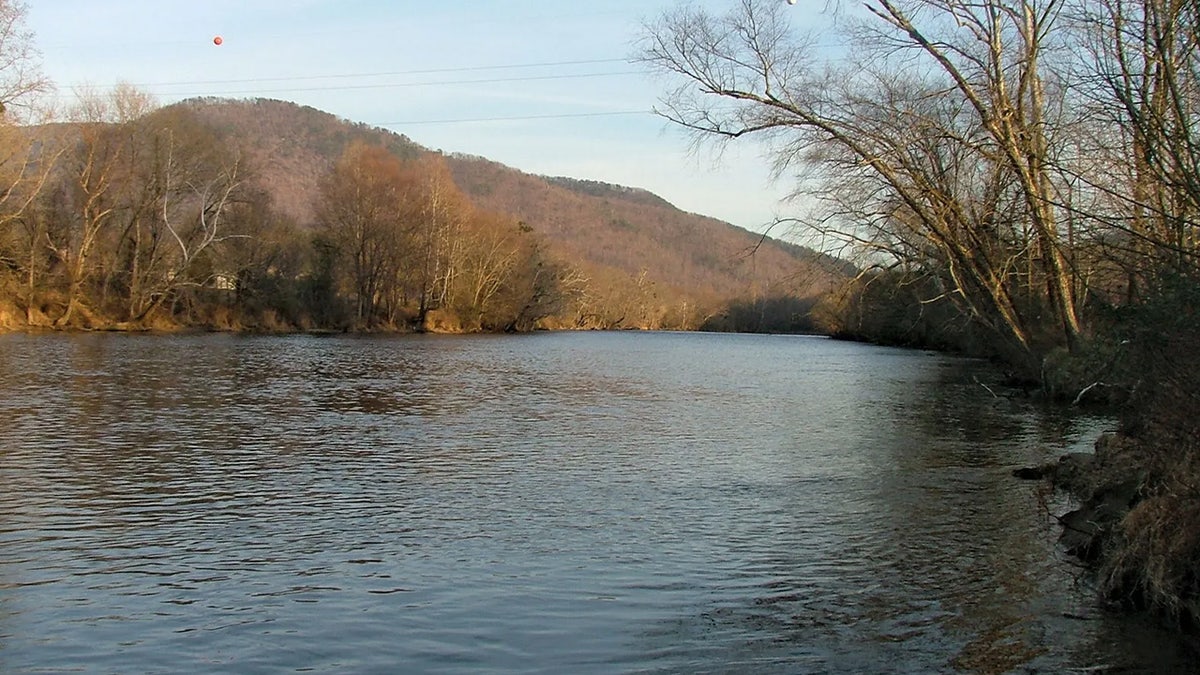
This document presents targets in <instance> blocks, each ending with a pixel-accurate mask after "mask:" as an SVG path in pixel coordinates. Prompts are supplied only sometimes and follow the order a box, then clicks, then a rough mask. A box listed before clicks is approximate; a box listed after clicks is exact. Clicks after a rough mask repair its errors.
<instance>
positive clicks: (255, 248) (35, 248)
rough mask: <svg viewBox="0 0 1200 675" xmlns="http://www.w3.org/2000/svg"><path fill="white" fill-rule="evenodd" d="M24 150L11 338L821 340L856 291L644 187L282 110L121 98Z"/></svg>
mask: <svg viewBox="0 0 1200 675" xmlns="http://www.w3.org/2000/svg"><path fill="white" fill-rule="evenodd" d="M23 138H24V143H25V144H26V151H27V152H29V153H30V156H31V157H32V158H34V159H35V160H36V161H35V162H34V163H31V164H30V165H29V166H31V167H36V168H37V171H35V172H32V173H31V172H28V171H27V172H26V173H25V174H23V175H22V176H21V177H19V178H14V179H13V180H14V185H15V187H16V189H14V190H13V191H12V194H13V195H14V196H15V195H23V197H22V198H23V199H27V200H28V205H27V206H24V205H23V206H22V208H21V209H20V210H18V211H14V214H13V216H12V217H11V218H10V223H9V225H8V226H7V229H5V230H4V231H3V232H0V257H3V259H4V260H5V262H6V265H5V271H4V277H3V279H2V282H3V286H2V287H0V288H2V289H3V296H2V297H3V309H2V310H0V322H2V323H3V324H4V325H8V326H10V327H14V326H22V325H29V326H53V327H83V328H121V329H137V328H146V327H170V326H203V327H210V328H223V329H224V328H231V329H255V330H292V329H337V330H344V329H355V330H361V329H368V330H407V329H410V328H417V329H431V330H450V331H460V330H501V329H504V330H510V329H517V330H527V329H531V328H535V327H550V328H554V327H569V328H671V329H696V328H701V327H705V328H717V329H741V330H809V329H811V328H812V327H813V323H812V321H811V319H810V316H809V310H810V309H811V308H812V307H813V306H814V304H815V303H816V302H817V301H818V300H819V299H820V298H821V297H822V296H823V295H824V294H826V293H828V292H829V291H830V290H831V289H832V288H833V287H834V286H835V285H837V284H838V283H839V282H840V280H841V279H843V278H844V275H845V271H844V266H843V265H840V264H838V263H837V262H835V261H833V260H831V259H828V258H825V257H823V256H820V255H817V254H815V253H813V252H811V251H809V250H807V249H802V248H799V247H795V246H788V245H783V244H780V243H779V242H775V241H774V240H771V239H764V238H762V237H760V236H758V235H754V234H752V233H750V232H747V231H745V230H741V229H739V228H735V227H733V226H731V225H729V224H727V223H722V222H720V221H716V220H714V219H711V218H705V217H703V216H697V215H693V214H687V213H684V212H682V211H680V210H678V209H676V208H674V207H673V206H671V205H670V204H668V203H667V202H666V201H664V200H662V199H661V198H659V197H656V196H654V195H651V194H649V193H647V192H645V191H642V190H638V189H636V188H628V187H620V186H614V185H608V184H604V183H600V182H595V181H584V180H577V179H571V178H547V177H540V176H533V175H529V174H525V173H522V172H520V171H518V170H516V169H512V168H509V167H505V166H502V165H499V164H496V163H494V162H490V161H488V160H486V159H484V158H477V157H466V156H444V155H442V154H441V153H437V152H433V151H429V150H426V149H424V148H421V147H420V146H418V145H416V144H414V143H412V142H411V141H410V140H409V139H408V138H406V137H404V136H402V135H399V134H395V133H392V132H388V131H385V130H380V129H375V128H370V127H367V126H365V125H362V124H357V123H353V122H350V121H346V120H342V119H338V118H336V117H335V116H333V115H330V114H328V113H324V112H321V111H319V110H315V109H313V108H308V107H302V106H298V105H295V104H292V103H286V102H282V101H273V100H263V99H254V100H218V99H197V100H190V101H186V102H183V103H180V104H176V105H173V106H169V107H166V108H156V107H155V106H154V105H153V104H152V103H151V102H150V101H149V100H148V99H147V98H146V97H144V96H142V95H141V94H139V93H138V92H137V91H136V90H133V89H132V88H117V89H115V90H113V91H112V92H108V93H105V94H100V95H96V96H94V97H93V99H91V100H90V101H88V102H87V104H86V105H84V106H82V107H81V109H80V111H78V113H77V114H76V116H75V117H74V118H73V119H72V121H71V122H69V123H66V124H57V125H54V126H48V127H40V128H38V129H36V130H32V132H30V130H26V132H25V134H24V136H23ZM35 174H36V175H35Z"/></svg>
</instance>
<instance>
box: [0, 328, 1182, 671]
mask: <svg viewBox="0 0 1200 675" xmlns="http://www.w3.org/2000/svg"><path fill="white" fill-rule="evenodd" d="M997 379H998V374H997V373H995V372H994V371H992V370H990V369H989V367H988V366H987V364H983V363H980V362H976V361H970V360H965V359H959V358H954V357H948V356H941V355H934V354H928V353H922V352H912V351H901V350H892V349H881V348H874V347H867V346H862V345H855V344H846V343H838V342H834V341H830V340H824V339H818V338H805V337H782V336H776V337H770V336H744V335H697V334H661V333H650V334H646V333H638V334H632V333H616V334H614V333H586V334H548V335H529V336H479V337H454V338H446V337H424V336H407V337H389V338H355V337H309V336H295V337H237V336H227V335H204V336H189V337H163V336H122V335H75V336H61V335H48V336H22V335H10V336H3V337H0V423H2V425H3V432H2V434H3V435H2V436H0V441H2V444H0V671H2V672H18V673H20V672H32V671H53V672H58V671H66V670H81V671H84V672H223V671H225V672H237V673H254V672H264V673H265V672H281V671H283V672H286V671H304V670H316V671H331V670H334V671H345V672H396V671H406V672H479V671H487V672H547V673H557V672H756V673H771V672H784V673H807V672H846V673H850V672H953V671H957V670H965V671H984V672H1002V671H1006V670H1011V671H1016V672H1071V671H1076V672H1096V671H1102V672H1103V671H1104V670H1111V671H1114V672H1127V671H1129V670H1139V669H1148V670H1154V671H1159V672H1162V671H1169V670H1171V669H1184V668H1186V667H1187V663H1188V662H1187V660H1186V658H1187V657H1186V655H1185V654H1183V653H1182V652H1181V650H1180V649H1179V647H1178V646H1177V645H1176V644H1175V643H1174V642H1173V640H1172V638H1170V637H1169V636H1168V635H1166V634H1164V633H1161V632H1158V631H1156V630H1155V629H1153V628H1151V627H1149V626H1148V625H1145V624H1143V623H1142V622H1139V621H1136V620H1128V619H1120V618H1116V617H1113V616H1110V615H1108V614H1106V613H1104V612H1103V611H1101V610H1100V609H1099V608H1098V607H1097V606H1096V605H1095V604H1094V603H1093V601H1092V595H1091V594H1090V591H1089V589H1088V588H1087V587H1086V585H1084V584H1080V583H1077V582H1076V581H1075V573H1076V572H1075V570H1074V569H1073V568H1072V567H1071V565H1070V564H1069V563H1068V562H1067V561H1065V560H1063V559H1062V558H1061V556H1059V555H1057V554H1056V552H1055V549H1054V539H1055V536H1056V531H1055V528H1054V526H1053V525H1052V523H1051V522H1050V521H1049V519H1048V516H1047V513H1046V510H1045V506H1044V505H1043V504H1042V503H1040V502H1039V500H1038V498H1037V497H1036V495H1035V493H1034V486H1033V485H1031V484H1030V483H1024V482H1020V481H1017V480H1015V479H1013V478H1012V477H1011V476H1010V471H1011V469H1012V468H1013V467H1015V466H1019V465H1027V464H1034V463H1038V462H1041V461H1044V460H1046V459H1048V458H1050V457H1053V456H1056V455H1058V454H1060V453H1062V452H1065V451H1068V450H1075V449H1084V448H1087V447H1090V445H1091V442H1092V440H1093V438H1094V436H1095V434H1096V433H1098V432H1099V431H1101V430H1102V429H1104V428H1105V427H1106V426H1107V424H1108V423H1107V422H1106V421H1105V420H1103V419H1097V418H1094V417H1091V418H1090V417H1068V416H1066V415H1064V414H1062V413H1061V411H1059V412H1055V411H1052V410H1046V409H1043V408H1041V407H1039V406H1037V405H1036V404H1033V403H1031V402H1029V401H1027V400H1022V399H1019V398H1017V399H1013V398H1006V397H1001V398H996V397H994V396H993V395H991V394H990V393H989V392H988V391H987V390H986V389H985V388H984V387H983V386H982V385H983V384H989V386H993V388H995V383H996V380H997Z"/></svg>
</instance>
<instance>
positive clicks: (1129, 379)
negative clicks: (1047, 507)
mask: <svg viewBox="0 0 1200 675" xmlns="http://www.w3.org/2000/svg"><path fill="white" fill-rule="evenodd" d="M1198 309H1200V285H1198V284H1195V283H1189V284H1178V285H1176V286H1174V287H1171V288H1168V289H1166V292H1164V293H1163V294H1162V295H1160V296H1159V297H1158V298H1157V299H1156V300H1155V301H1154V302H1149V303H1146V304H1144V305H1142V306H1139V307H1138V308H1137V309H1136V310H1131V311H1130V312H1129V313H1128V314H1127V315H1126V316H1124V317H1121V319H1122V320H1121V321H1120V322H1119V323H1118V324H1117V326H1118V333H1117V336H1116V337H1117V338H1118V339H1116V340H1114V341H1113V342H1112V344H1113V345H1114V347H1118V348H1119V349H1120V354H1119V355H1117V356H1119V366H1117V367H1115V368H1114V377H1115V378H1119V379H1120V380H1121V381H1122V386H1123V388H1124V389H1125V391H1126V393H1127V399H1126V401H1125V402H1124V406H1123V411H1124V412H1123V414H1122V425H1121V427H1122V428H1121V434H1120V438H1119V439H1117V440H1116V441H1114V442H1113V443H1112V444H1111V445H1110V447H1106V448H1103V451H1101V448H1100V446H1098V451H1097V456H1096V460H1095V461H1094V462H1093V466H1092V468H1091V469H1090V471H1089V472H1088V474H1087V475H1085V476H1082V477H1078V476H1077V477H1074V478H1073V479H1072V480H1071V481H1067V482H1068V483H1072V482H1073V484H1067V485H1064V486H1063V487H1065V488H1067V489H1069V490H1070V491H1071V492H1072V493H1073V494H1075V496H1076V497H1077V498H1079V499H1080V500H1081V501H1084V502H1085V504H1087V502H1088V500H1090V502H1091V504H1090V508H1093V509H1094V508H1096V507H1097V505H1098V501H1099V498H1100V497H1101V496H1107V497H1108V498H1109V499H1111V495H1112V494H1114V493H1117V492H1119V490H1118V486H1121V485H1125V486H1130V485H1132V488H1133V489H1131V490H1128V489H1127V490H1125V492H1124V494H1128V495H1129V497H1128V500H1127V501H1128V503H1127V504H1123V505H1122V509H1125V508H1127V509H1128V510H1127V511H1125V512H1124V514H1123V516H1122V517H1120V518H1118V519H1115V520H1114V522H1113V524H1112V525H1111V526H1108V527H1106V528H1104V529H1103V531H1102V532H1101V533H1100V534H1099V536H1098V542H1097V544H1098V555H1097V557H1096V559H1095V560H1094V561H1093V564H1094V565H1095V569H1096V571H1097V574H1098V579H1099V581H1100V584H1101V589H1102V591H1103V592H1104V594H1105V595H1106V596H1107V597H1108V598H1109V599H1110V600H1113V601H1115V602H1119V603H1121V604H1122V605H1123V606H1126V607H1129V608H1133V609H1139V610H1149V611H1152V612H1155V613H1158V614H1160V615H1162V616H1164V617H1166V618H1167V619H1169V620H1170V621H1172V622H1174V623H1175V624H1176V625H1177V626H1179V627H1180V628H1182V629H1184V630H1185V631H1188V632H1193V633H1194V632H1200V321H1198V318H1200V317H1198V313H1197V310H1198ZM1115 362H1116V361H1115V360H1114V363H1115Z"/></svg>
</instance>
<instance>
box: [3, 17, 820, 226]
mask: <svg viewBox="0 0 1200 675" xmlns="http://www.w3.org/2000/svg"><path fill="white" fill-rule="evenodd" d="M731 1H732V0H700V1H699V2H696V3H695V4H699V5H702V6H705V7H708V8H711V9H714V10H718V11H723V9H724V8H725V7H727V6H728V5H729V4H730V3H731ZM780 2H783V0H780ZM676 4H677V0H604V1H602V2H552V1H550V0H465V1H462V2H437V3H434V2H428V1H418V0H393V1H390V2H385V1H382V0H204V1H199V0H106V1H104V2H98V1H97V0H35V1H34V2H30V3H29V7H28V17H27V18H28V26H29V28H31V29H32V30H33V31H34V33H35V41H36V44H37V46H38V49H39V50H40V52H41V54H42V59H43V66H44V70H45V73H46V74H47V75H48V76H49V77H50V78H51V79H52V80H53V81H54V82H55V83H56V85H57V86H58V88H59V96H60V98H61V99H62V100H63V101H64V102H65V101H66V100H69V98H70V96H71V93H72V91H73V90H75V89H77V88H78V87H80V86H83V85H86V86H91V87H92V88H95V89H101V90H103V89H106V88H108V87H110V86H111V85H113V84H115V83H117V82H118V81H126V82H130V83H132V84H134V85H137V86H138V87H139V88H141V89H143V90H146V91H148V92H150V93H152V94H154V95H155V97H156V98H157V99H158V101H159V102H160V103H164V104H166V103H171V102H173V101H176V100H179V99H182V98H189V97H193V96H227V97H235V98H246V97H257V96H261V97H266V98H277V99H283V100H289V101H294V102H296V103H300V104H303V105H310V106H313V107H314V108H318V109H321V110H325V111H327V112H330V113H333V114H335V115H338V116H340V117H344V118H347V119H349V120H352V121H355V122H364V123H367V124H370V125H373V126H382V127H386V128H389V129H392V130H395V131H397V132H399V133H403V134H405V135H407V136H409V137H410V138H412V139H413V140H414V141H416V142H418V143H420V144H422V145H424V146H426V147H429V148H432V149H441V150H445V151H447V152H464V153H469V154H475V155H482V156H484V157H488V158H489V159H494V160H496V161H499V162H503V163H504V164H508V165H510V166H512V167H515V168H517V169H521V170H522V171H527V172H530V173H539V174H549V175H566V176H572V177H577V178H585V179H592V180H600V181H605V182H611V183H619V184H622V185H629V186H634V187H643V188H646V189H648V190H651V191H653V192H655V193H657V194H659V195H661V196H662V197H664V198H666V199H667V200H669V201H671V202H672V203H674V204H675V205H676V206H678V207H680V208H682V209H684V210H687V211H693V212H697V213H703V214H705V215H711V216H715V217H717V218H721V219H723V220H727V221H730V222H732V223H734V224H737V225H740V226H742V227H746V228H748V229H754V230H757V229H761V227H762V226H763V225H764V224H766V223H768V222H769V221H770V220H771V219H772V217H773V216H774V215H775V214H786V213H788V207H787V206H786V205H781V204H780V198H781V197H782V195H783V194H785V193H786V192H787V187H788V186H787V185H777V184H772V183H771V181H770V179H769V175H768V171H767V170H766V167H765V165H766V162H765V161H764V160H763V159H762V158H761V156H760V151H759V149H758V148H756V147H753V146H744V147H741V148H740V149H737V148H735V149H734V150H732V151H730V150H727V151H726V152H725V153H724V154H723V155H722V156H721V157H720V158H719V160H718V158H716V157H715V156H714V154H713V153H711V152H703V151H702V152H700V153H698V154H693V153H690V152H689V146H688V141H687V139H686V138H685V136H684V135H683V134H682V133H681V132H680V131H679V130H678V129H674V128H671V127H669V126H667V124H666V123H665V122H664V121H663V120H662V119H661V118H658V117H655V116H653V115H651V114H649V111H650V109H651V108H652V107H653V106H654V105H655V102H656V100H657V97H658V96H659V94H660V93H661V92H660V87H661V83H659V82H656V81H655V80H654V79H652V78H650V77H648V76H647V75H646V74H645V73H644V72H642V70H641V69H640V67H639V66H636V65H632V64H630V63H628V62H627V60H626V59H627V58H628V56H629V54H630V52H631V50H632V48H631V43H632V41H633V39H634V38H635V37H636V35H637V33H638V31H639V29H640V26H641V24H642V22H643V21H644V20H645V19H647V18H651V17H653V16H655V15H657V14H658V13H660V12H661V11H662V10H663V9H666V8H668V7H672V6H675V5H676ZM822 4H823V3H822V2H820V0H802V1H801V3H800V4H799V5H797V6H796V7H794V8H793V10H794V11H796V12H797V14H796V19H797V21H798V22H801V23H803V22H806V21H810V20H811V21H817V19H816V15H817V14H818V10H819V9H820V6H821V5H822ZM810 17H811V18H810ZM216 35H220V36H221V37H222V38H223V40H224V44H222V45H221V46H219V47H218V46H215V45H213V43H212V38H213V37H214V36H216ZM464 120H470V121H464Z"/></svg>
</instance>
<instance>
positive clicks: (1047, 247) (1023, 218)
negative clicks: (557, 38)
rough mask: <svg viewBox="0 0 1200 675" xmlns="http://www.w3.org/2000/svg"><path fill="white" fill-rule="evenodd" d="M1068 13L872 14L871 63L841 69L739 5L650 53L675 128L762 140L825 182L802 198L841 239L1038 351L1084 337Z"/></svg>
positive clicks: (784, 167) (891, 3)
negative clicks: (1059, 125)
mask: <svg viewBox="0 0 1200 675" xmlns="http://www.w3.org/2000/svg"><path fill="white" fill-rule="evenodd" d="M1060 4H1061V3H1060V0H973V1H969V2H968V1H960V0H903V1H902V0H867V2H866V3H865V7H866V9H867V11H868V12H869V15H868V17H867V18H866V19H864V20H863V21H862V22H861V23H859V24H857V25H856V30H857V33H856V40H857V41H856V42H855V44H854V54H855V57H856V58H855V62H854V63H845V64H840V65H839V64H836V63H831V62H830V63H822V62H821V61H820V60H819V59H818V58H817V56H816V54H815V53H814V51H813V48H812V46H811V45H810V44H808V43H806V42H805V41H804V40H803V39H802V38H801V37H800V36H798V35H797V33H796V32H795V31H794V30H793V28H792V26H791V25H790V23H789V19H788V15H787V14H786V12H787V7H786V6H785V5H784V4H783V3H779V2H774V1H772V0H739V1H738V2H737V3H736V8H735V9H734V10H733V11H731V12H730V13H729V14H727V15H724V16H714V15H711V14H709V13H706V12H704V11H702V10H696V9H691V8H682V9H678V10H675V11H673V12H670V13H667V14H665V15H663V16H662V17H661V18H660V19H659V20H658V21H657V22H655V23H652V24H650V25H648V26H647V28H646V31H645V34H644V37H643V38H642V41H641V43H640V52H639V56H640V59H641V60H642V61H643V62H645V63H647V64H649V65H650V66H652V67H653V68H654V69H656V70H657V71H659V72H662V73H665V74H667V75H669V76H671V77H672V78H673V79H674V80H675V82H676V86H675V88H673V89H672V90H670V92H669V93H668V94H667V96H666V97H665V98H664V100H663V107H662V109H661V110H660V113H661V114H662V115H664V116H665V117H666V118H667V119H669V120H671V121H672V122H674V123H676V124H678V125H680V126H682V127H684V128H685V129H687V130H690V131H691V132H692V133H694V134H695V137H696V138H697V139H705V138H709V139H718V140H721V139H723V140H732V139H739V138H743V137H748V136H754V137H760V138H762V139H763V140H764V141H766V142H768V143H769V144H770V145H771V147H772V148H773V151H774V156H775V162H776V164H775V167H776V170H777V171H779V172H780V173H784V172H787V171H804V170H805V168H806V167H807V169H809V170H812V171H813V174H812V175H815V176H817V177H818V178H817V180H815V181H813V182H811V183H810V184H808V185H802V186H801V190H804V189H811V190H812V192H813V194H815V195H816V196H817V197H818V199H821V200H823V201H824V203H825V204H826V206H827V207H829V208H828V211H827V212H826V215H827V217H826V219H825V220H824V221H822V223H823V226H824V227H825V228H826V231H828V232H834V233H837V234H838V235H840V236H843V237H845V238H847V239H849V240H851V241H853V242H856V243H858V244H861V245H864V246H866V247H869V248H870V249H872V250H873V251H874V252H875V253H874V258H873V259H875V260H876V261H879V262H882V263H883V264H888V265H911V266H914V267H918V268H921V269H925V270H930V271H932V272H933V273H935V274H936V275H937V276H938V278H939V279H940V280H941V281H942V282H943V285H944V292H943V295H944V297H945V298H947V299H949V300H952V301H954V302H957V303H959V304H960V305H961V306H962V307H963V308H964V309H965V310H966V311H967V312H969V313H970V314H972V315H973V316H975V317H976V318H977V320H979V321H980V323H982V324H983V325H986V326H989V327H990V328H991V329H992V330H993V331H994V332H995V334H996V335H998V336H999V337H1001V338H1002V340H1003V341H1004V342H1005V343H1006V344H1007V345H1009V347H1010V348H1011V349H1012V350H1014V351H1015V352H1018V353H1024V354H1027V355H1034V354H1035V353H1036V352H1038V351H1040V350H1041V349H1043V348H1044V347H1045V343H1047V342H1048V343H1050V344H1061V345H1066V346H1074V345H1075V344H1076V343H1077V342H1078V339H1079V337H1080V332H1081V330H1082V328H1081V319H1080V316H1079V310H1078V308H1077V301H1076V298H1077V296H1078V293H1079V289H1078V287H1077V284H1078V282H1079V278H1078V277H1077V275H1076V274H1075V271H1074V269H1073V267H1072V261H1071V260H1070V249H1069V248H1068V246H1067V245H1066V243H1065V239H1066V235H1065V233H1064V228H1063V224H1062V223H1061V222H1060V213H1061V208H1060V207H1059V206H1058V199H1057V190H1058V186H1057V184H1056V175H1055V172H1054V170H1053V166H1052V163H1051V162H1050V159H1051V158H1052V156H1053V153H1054V152H1055V144H1054V143H1055V139H1054V137H1053V132H1054V129H1055V126H1054V125H1053V124H1052V123H1053V122H1054V121H1055V119H1054V118H1055V116H1056V115H1057V114H1058V112H1059V111H1060V110H1061V106H1060V102H1059V101H1058V100H1057V99H1056V98H1055V97H1056V96H1057V95H1058V93H1059V91H1060V88H1058V87H1056V86H1052V85H1053V84H1055V83H1054V80H1053V78H1051V77H1048V75H1047V69H1046V65H1045V59H1046V57H1045V52H1046V51H1047V50H1048V49H1049V47H1050V46H1051V44H1052V42H1051V40H1052V37H1051V35H1052V30H1053V28H1054V26H1055V22H1056V21H1057V20H1058V17H1059V12H1060ZM918 17H919V19H918ZM888 261H890V262H888Z"/></svg>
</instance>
